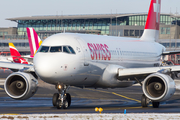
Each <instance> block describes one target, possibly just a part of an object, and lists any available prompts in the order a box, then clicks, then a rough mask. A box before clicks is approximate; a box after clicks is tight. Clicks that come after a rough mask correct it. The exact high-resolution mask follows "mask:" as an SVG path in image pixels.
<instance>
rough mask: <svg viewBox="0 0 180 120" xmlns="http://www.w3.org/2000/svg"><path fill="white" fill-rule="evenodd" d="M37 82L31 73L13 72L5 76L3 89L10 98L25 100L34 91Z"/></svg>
mask: <svg viewBox="0 0 180 120" xmlns="http://www.w3.org/2000/svg"><path fill="white" fill-rule="evenodd" d="M37 84H38V81H37V79H36V78H35V77H34V76H33V75H32V74H30V73H24V72H14V73H12V74H10V75H9V76H8V77H7V78H6V81H5V83H4V89H5V91H6V93H7V94H8V95H9V96H10V97H11V98H13V99H17V100H25V99H28V98H30V97H32V96H33V95H34V94H35V93H36V91H37V88H38V86H37Z"/></svg>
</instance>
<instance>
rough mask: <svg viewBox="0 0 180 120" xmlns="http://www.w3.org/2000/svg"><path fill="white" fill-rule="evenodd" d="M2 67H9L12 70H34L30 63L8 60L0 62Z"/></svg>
mask: <svg viewBox="0 0 180 120" xmlns="http://www.w3.org/2000/svg"><path fill="white" fill-rule="evenodd" d="M0 66H1V67H2V68H9V69H11V70H13V71H28V72H34V67H33V65H30V64H20V63H10V62H0Z"/></svg>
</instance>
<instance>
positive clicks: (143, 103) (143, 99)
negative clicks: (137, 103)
mask: <svg viewBox="0 0 180 120" xmlns="http://www.w3.org/2000/svg"><path fill="white" fill-rule="evenodd" d="M150 102H152V106H153V108H158V107H159V102H155V101H151V100H150V99H148V98H147V97H146V96H145V95H144V94H143V95H142V97H141V106H142V107H148V104H149V103H150Z"/></svg>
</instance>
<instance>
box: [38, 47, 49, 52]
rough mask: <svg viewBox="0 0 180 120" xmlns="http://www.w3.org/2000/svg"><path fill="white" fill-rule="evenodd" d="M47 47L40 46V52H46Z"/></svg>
mask: <svg viewBox="0 0 180 120" xmlns="http://www.w3.org/2000/svg"><path fill="white" fill-rule="evenodd" d="M48 51H49V47H48V46H42V47H41V50H40V52H48Z"/></svg>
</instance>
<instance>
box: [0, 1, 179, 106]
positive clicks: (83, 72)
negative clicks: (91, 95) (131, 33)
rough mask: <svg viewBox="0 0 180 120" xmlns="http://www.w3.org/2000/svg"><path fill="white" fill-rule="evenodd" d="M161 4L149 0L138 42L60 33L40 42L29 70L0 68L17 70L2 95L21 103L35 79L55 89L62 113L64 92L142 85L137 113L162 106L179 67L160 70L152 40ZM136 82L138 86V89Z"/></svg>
mask: <svg viewBox="0 0 180 120" xmlns="http://www.w3.org/2000/svg"><path fill="white" fill-rule="evenodd" d="M160 5H161V0H151V3H150V9H149V13H148V17H147V22H146V25H145V30H144V33H143V35H142V37H141V38H138V39H136V38H125V37H111V36H101V35H87V34H73V33H61V34H55V35H52V36H50V37H49V38H47V39H46V40H44V41H43V43H42V45H41V47H40V48H39V50H38V51H37V53H36V54H35V56H34V60H33V63H34V65H33V66H32V65H25V64H24V65H23V64H15V63H12V64H10V63H4V62H3V63H2V62H1V63H0V67H7V68H11V69H18V70H19V72H14V73H12V74H11V75H9V76H8V77H7V79H6V81H5V84H4V88H5V91H6V93H7V94H8V95H9V96H10V97H11V98H13V99H20V100H25V99H28V98H30V97H32V96H33V95H34V94H35V93H36V90H37V84H38V81H37V78H38V77H40V78H41V79H42V80H43V81H45V82H47V83H50V84H53V85H55V87H56V88H57V90H58V93H55V94H54V95H53V99H52V101H53V105H54V106H56V107H57V108H64V109H66V108H68V107H69V106H70V104H71V96H70V94H69V93H66V91H67V88H69V87H70V86H76V87H82V88H85V87H91V88H120V87H129V86H132V85H133V84H135V83H137V82H138V83H139V84H141V85H142V89H143V93H144V94H143V95H142V101H141V104H142V107H147V106H148V104H149V102H152V105H153V107H159V103H160V102H162V101H165V100H168V99H169V98H170V97H171V96H172V95H173V94H174V92H175V82H174V80H173V78H174V76H175V75H176V73H177V72H178V71H180V66H171V67H170V66H168V67H161V66H160V64H161V56H162V55H163V54H167V53H166V51H165V47H164V46H162V45H161V44H159V43H156V42H155V40H157V39H158V35H159V23H160ZM141 81H144V82H143V84H142V83H141Z"/></svg>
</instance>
